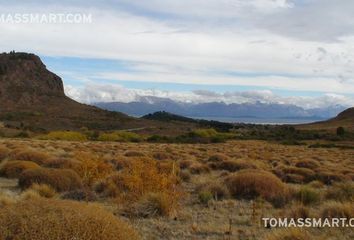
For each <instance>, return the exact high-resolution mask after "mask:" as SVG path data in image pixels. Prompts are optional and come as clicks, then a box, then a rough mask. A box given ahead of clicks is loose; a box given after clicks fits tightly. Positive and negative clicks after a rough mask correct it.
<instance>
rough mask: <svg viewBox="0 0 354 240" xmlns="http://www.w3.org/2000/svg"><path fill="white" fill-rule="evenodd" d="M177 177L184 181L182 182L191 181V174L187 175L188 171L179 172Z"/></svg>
mask: <svg viewBox="0 0 354 240" xmlns="http://www.w3.org/2000/svg"><path fill="white" fill-rule="evenodd" d="M179 177H180V178H181V179H182V180H183V181H184V182H189V181H190V180H191V174H190V173H189V171H188V170H184V171H181V172H180V173H179Z"/></svg>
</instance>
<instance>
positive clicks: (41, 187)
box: [29, 184, 57, 198]
mask: <svg viewBox="0 0 354 240" xmlns="http://www.w3.org/2000/svg"><path fill="white" fill-rule="evenodd" d="M29 190H30V191H34V192H36V193H38V194H39V196H41V197H44V198H52V197H54V196H55V195H56V194H57V192H56V191H55V189H54V188H52V187H51V186H48V185H47V184H33V185H32V186H31V187H30V188H29Z"/></svg>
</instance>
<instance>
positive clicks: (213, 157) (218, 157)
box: [208, 153, 229, 162]
mask: <svg viewBox="0 0 354 240" xmlns="http://www.w3.org/2000/svg"><path fill="white" fill-rule="evenodd" d="M228 159H229V157H228V156H227V155H225V154H221V153H219V154H214V155H211V156H210V157H209V159H208V162H221V161H225V160H228Z"/></svg>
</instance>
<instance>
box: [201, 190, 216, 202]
mask: <svg viewBox="0 0 354 240" xmlns="http://www.w3.org/2000/svg"><path fill="white" fill-rule="evenodd" d="M198 198H199V201H200V202H201V203H202V204H207V203H208V202H209V201H210V200H212V199H213V194H212V193H211V192H210V191H201V192H199V194H198Z"/></svg>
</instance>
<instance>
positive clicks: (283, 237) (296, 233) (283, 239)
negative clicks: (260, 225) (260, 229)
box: [264, 228, 314, 240]
mask: <svg viewBox="0 0 354 240" xmlns="http://www.w3.org/2000/svg"><path fill="white" fill-rule="evenodd" d="M264 239H265V240H313V239H314V236H312V235H311V234H310V233H308V232H306V231H303V230H300V229H297V228H290V229H281V230H276V231H274V232H272V233H269V234H268V235H267V236H266V237H265V238H264Z"/></svg>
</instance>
